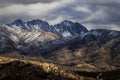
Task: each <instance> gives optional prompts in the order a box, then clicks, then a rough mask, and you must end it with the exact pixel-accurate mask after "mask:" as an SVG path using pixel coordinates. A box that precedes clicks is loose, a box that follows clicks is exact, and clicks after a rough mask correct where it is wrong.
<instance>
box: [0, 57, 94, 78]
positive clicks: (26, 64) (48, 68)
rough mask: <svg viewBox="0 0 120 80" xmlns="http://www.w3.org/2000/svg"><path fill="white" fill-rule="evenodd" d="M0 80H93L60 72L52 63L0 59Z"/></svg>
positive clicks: (67, 72)
mask: <svg viewBox="0 0 120 80" xmlns="http://www.w3.org/2000/svg"><path fill="white" fill-rule="evenodd" d="M0 80H94V79H93V78H87V77H82V76H79V75H77V74H74V73H72V72H69V71H65V70H62V69H61V68H59V67H57V66H56V65H54V64H52V63H45V62H44V63H43V62H37V61H29V60H18V59H11V58H6V57H0Z"/></svg>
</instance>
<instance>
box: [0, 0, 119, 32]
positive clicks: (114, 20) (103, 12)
mask: <svg viewBox="0 0 120 80" xmlns="http://www.w3.org/2000/svg"><path fill="white" fill-rule="evenodd" d="M39 3H40V4H39ZM13 5H14V6H13ZM7 6H8V7H7ZM0 12H1V13H0V17H1V18H0V23H8V22H11V21H13V20H15V19H17V18H21V19H23V20H29V19H35V18H40V19H44V20H47V21H49V22H50V23H52V24H56V23H58V22H60V21H62V20H65V19H68V20H72V21H77V22H80V23H82V24H83V25H87V26H88V28H89V29H91V28H99V27H101V28H108V29H119V30H120V0H1V1H0ZM7 13H8V14H7Z"/></svg>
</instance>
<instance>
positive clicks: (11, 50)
mask: <svg viewBox="0 0 120 80" xmlns="http://www.w3.org/2000/svg"><path fill="white" fill-rule="evenodd" d="M0 56H4V57H11V58H15V59H18V60H17V62H14V61H13V62H7V63H5V64H4V63H2V65H1V66H5V68H4V69H3V71H4V70H7V68H8V67H9V66H10V67H12V65H14V66H16V67H18V68H19V66H17V64H19V63H20V64H23V65H26V63H25V62H24V61H22V62H21V60H22V59H23V60H24V59H25V60H27V61H28V62H30V61H31V60H32V61H38V62H41V61H42V62H48V63H53V64H55V65H58V66H59V67H61V68H64V69H65V70H67V71H70V73H71V72H72V73H74V74H75V75H76V76H77V78H78V75H81V76H82V77H84V78H88V77H90V78H93V79H96V78H97V76H98V75H101V74H100V73H102V74H104V75H103V76H102V79H103V80H110V78H109V77H106V76H108V75H111V76H112V77H111V80H117V79H120V78H119V77H118V75H116V76H115V75H114V74H119V72H118V71H119V69H120V31H115V30H105V29H93V30H87V28H85V26H83V25H81V24H80V23H78V22H71V21H68V20H65V21H63V22H61V23H59V24H55V25H49V24H48V23H47V22H46V21H42V20H39V19H36V20H32V21H26V22H24V21H22V20H20V19H18V20H16V21H14V22H12V23H9V24H3V25H0ZM11 60H12V59H11ZM8 65H9V66H8ZM33 65H34V64H31V63H30V66H29V67H30V69H31V67H33ZM37 66H38V65H37ZM16 67H14V68H15V71H17V70H18V69H17V68H16ZM36 68H37V69H38V67H34V69H33V68H32V70H31V71H34V70H35V71H36ZM1 69H2V68H1ZM8 69H9V68H8ZM26 69H28V68H26ZM39 69H40V70H42V69H41V68H39ZM8 71H9V70H8ZM11 71H12V70H11ZM89 72H90V73H89ZM114 72H115V73H114ZM21 73H22V72H20V74H21ZM43 73H45V74H46V72H43ZM72 73H71V74H72ZM5 74H6V73H5ZM35 74H36V72H35ZM40 74H41V73H40ZM90 74H92V75H90ZM2 75H3V74H2ZM30 75H31V74H30ZM47 75H48V74H47ZM49 75H50V76H52V78H53V77H54V78H55V79H56V78H57V77H58V76H59V77H63V76H60V75H58V76H57V77H56V75H55V74H54V73H52V74H51V73H50V74H49ZM49 75H48V76H49ZM16 76H17V75H16ZM79 77H80V76H79ZM52 78H50V79H52ZM68 78H69V77H68ZM68 78H66V79H64V78H60V79H64V80H67V79H68ZM2 79H3V80H6V78H2ZM14 79H15V78H14ZM14 79H12V80H14ZM30 79H33V78H30ZM30 79H28V80H30ZM71 79H72V78H71ZM36 80H39V78H38V79H36ZM58 80H59V79H58ZM68 80H69V79H68ZM78 80H79V79H78ZM81 80H82V79H81ZM83 80H84V79H83ZM88 80H89V79H88Z"/></svg>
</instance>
